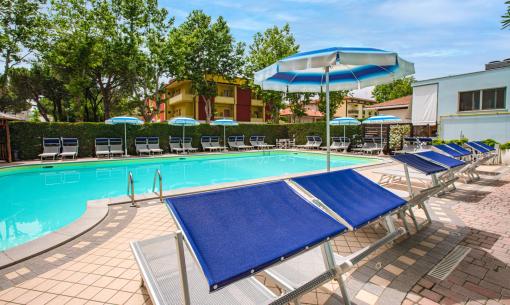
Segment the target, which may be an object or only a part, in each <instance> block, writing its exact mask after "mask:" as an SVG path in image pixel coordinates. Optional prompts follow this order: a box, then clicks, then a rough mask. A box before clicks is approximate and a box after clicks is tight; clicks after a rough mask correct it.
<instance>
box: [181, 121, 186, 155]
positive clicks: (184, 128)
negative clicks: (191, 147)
mask: <svg viewBox="0 0 510 305" xmlns="http://www.w3.org/2000/svg"><path fill="white" fill-rule="evenodd" d="M185 130H186V125H182V140H181V143H182V145H181V146H182V153H183V154H185V153H186V149H185V148H184V137H185V135H186V132H185Z"/></svg>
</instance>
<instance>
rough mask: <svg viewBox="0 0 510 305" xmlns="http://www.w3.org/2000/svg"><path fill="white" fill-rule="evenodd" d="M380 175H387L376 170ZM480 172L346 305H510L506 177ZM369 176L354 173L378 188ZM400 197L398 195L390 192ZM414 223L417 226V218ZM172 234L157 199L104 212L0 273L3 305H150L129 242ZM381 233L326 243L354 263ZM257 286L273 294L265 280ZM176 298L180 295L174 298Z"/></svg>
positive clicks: (372, 264) (327, 297)
mask: <svg viewBox="0 0 510 305" xmlns="http://www.w3.org/2000/svg"><path fill="white" fill-rule="evenodd" d="M383 166H392V165H391V164H390V165H383ZM506 169H508V168H504V167H502V166H484V167H482V170H483V171H484V173H483V174H484V175H482V179H481V180H480V181H477V182H474V183H471V184H463V183H457V190H456V191H454V192H451V193H448V194H445V195H444V196H441V197H438V198H437V197H434V198H432V199H430V200H429V201H428V202H427V206H428V208H429V211H430V212H431V217H432V220H433V221H432V223H431V224H429V225H428V226H426V227H425V228H423V229H422V230H420V231H418V232H415V231H413V232H412V235H411V236H410V237H407V236H406V237H402V238H400V239H399V240H397V242H395V243H394V244H393V245H387V246H384V247H383V248H381V249H380V250H378V251H377V252H376V253H374V254H373V255H371V256H370V257H369V258H367V259H364V260H363V261H362V262H361V263H360V264H358V265H357V266H356V267H355V268H354V269H353V271H351V272H350V274H349V276H348V277H347V287H348V290H349V293H350V296H351V301H352V303H353V304H360V305H361V304H406V305H408V304H420V305H429V304H430V305H432V304H445V305H449V304H470V305H477V304H488V305H497V304H503V305H510V174H506V175H502V176H501V177H498V178H499V179H498V180H495V179H494V178H495V176H494V175H493V174H492V172H494V171H501V170H506ZM372 171H373V168H367V169H360V172H361V173H362V174H364V175H366V176H367V177H369V178H371V179H373V180H375V181H377V179H378V178H379V175H377V174H374V173H373V172H372ZM391 187H395V188H398V186H391ZM417 216H418V217H420V218H423V217H424V216H423V213H422V212H420V211H418V212H417ZM175 230H176V226H175V224H174V223H173V221H172V220H171V217H170V216H169V214H168V212H167V209H166V207H165V206H164V205H162V204H161V203H159V201H157V200H149V201H145V202H141V203H140V204H139V208H132V207H130V206H129V204H119V205H111V206H109V212H108V215H107V216H106V218H105V219H104V220H103V221H101V222H100V223H99V224H98V225H97V226H96V227H94V228H93V229H92V230H90V231H88V232H86V233H85V234H83V235H81V236H79V237H78V238H76V239H73V240H71V241H69V242H67V243H65V244H63V245H61V246H59V247H57V248H54V249H52V250H50V251H48V252H45V253H43V254H40V255H38V256H35V257H33V258H30V259H28V260H25V261H23V262H20V263H18V264H15V265H13V266H10V267H7V268H3V269H0V305H1V304H151V301H150V299H149V296H148V294H147V291H146V290H145V289H144V288H143V287H140V274H139V271H138V267H137V265H136V263H135V261H134V259H133V256H132V253H131V250H130V247H129V242H130V241H132V240H142V239H148V238H151V237H156V236H161V235H164V234H167V233H170V232H173V231H175ZM384 234H385V231H384V228H383V227H382V226H380V225H377V224H374V225H371V226H368V227H366V228H363V229H362V230H359V231H356V232H349V233H347V234H344V235H342V236H339V237H337V238H335V239H334V240H333V241H332V245H333V249H334V250H335V251H336V252H337V253H339V254H341V255H348V254H351V253H353V252H355V251H357V250H359V249H361V248H363V247H365V246H367V245H369V244H370V243H372V242H374V241H375V240H377V239H378V238H380V237H381V236H383V235H384ZM458 245H461V246H466V247H469V248H470V249H471V250H470V252H469V253H468V255H467V256H466V257H464V259H463V260H462V261H461V262H460V264H459V265H458V266H457V267H456V268H455V269H454V270H453V272H452V273H451V274H450V275H449V276H448V277H447V278H446V279H444V280H438V279H436V278H434V277H432V276H430V275H428V272H429V271H430V270H431V269H432V268H433V267H434V266H435V265H436V264H437V263H438V262H440V261H441V260H442V259H443V258H444V257H445V256H446V255H447V254H448V253H450V251H451V250H452V249H454V248H455V247H456V246H458ZM257 278H258V279H259V280H260V281H262V282H263V283H265V284H266V285H267V286H268V287H270V288H271V289H272V290H274V291H275V292H280V289H279V287H278V286H277V285H275V284H274V283H271V282H270V281H269V279H268V278H266V277H265V276H264V275H263V274H259V275H257ZM176 293H179V292H176ZM301 304H303V305H309V304H310V305H311V304H314V305H316V304H317V305H318V304H343V301H342V299H341V294H340V291H339V288H338V285H337V284H336V282H334V281H331V282H329V283H327V284H325V285H323V286H322V287H320V288H318V289H315V290H314V291H312V292H310V293H307V294H306V295H304V296H303V297H302V298H301Z"/></svg>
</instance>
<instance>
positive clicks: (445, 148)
mask: <svg viewBox="0 0 510 305" xmlns="http://www.w3.org/2000/svg"><path fill="white" fill-rule="evenodd" d="M432 148H433V149H435V150H436V151H439V152H442V153H444V154H447V155H449V156H450V157H452V158H458V159H462V158H465V157H468V156H471V154H470V153H469V152H459V151H457V150H455V149H453V148H452V147H451V146H448V145H446V144H439V145H434V146H433V147H432Z"/></svg>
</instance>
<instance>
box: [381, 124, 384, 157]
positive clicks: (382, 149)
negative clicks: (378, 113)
mask: <svg viewBox="0 0 510 305" xmlns="http://www.w3.org/2000/svg"><path fill="white" fill-rule="evenodd" d="M381 155H384V147H383V132H382V123H381Z"/></svg>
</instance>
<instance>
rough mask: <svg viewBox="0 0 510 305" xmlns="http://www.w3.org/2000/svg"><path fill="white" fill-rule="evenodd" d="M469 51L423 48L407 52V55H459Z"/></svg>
mask: <svg viewBox="0 0 510 305" xmlns="http://www.w3.org/2000/svg"><path fill="white" fill-rule="evenodd" d="M468 53H469V52H467V51H465V50H456V49H437V50H424V51H420V52H414V53H410V54H407V56H409V57H451V56H460V55H466V54H468Z"/></svg>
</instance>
